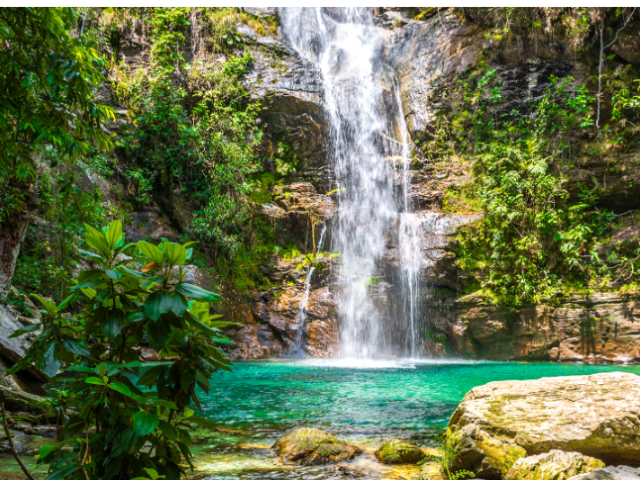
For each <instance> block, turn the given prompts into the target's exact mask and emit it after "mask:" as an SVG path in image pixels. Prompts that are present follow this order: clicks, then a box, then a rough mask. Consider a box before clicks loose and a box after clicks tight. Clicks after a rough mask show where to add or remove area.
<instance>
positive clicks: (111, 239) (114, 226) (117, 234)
mask: <svg viewBox="0 0 640 480" xmlns="http://www.w3.org/2000/svg"><path fill="white" fill-rule="evenodd" d="M105 237H106V239H107V243H108V244H109V247H111V248H115V246H116V245H117V244H118V243H119V242H120V239H121V238H122V223H120V221H119V220H116V221H114V222H111V223H110V224H109V228H107V232H106V233H105Z"/></svg>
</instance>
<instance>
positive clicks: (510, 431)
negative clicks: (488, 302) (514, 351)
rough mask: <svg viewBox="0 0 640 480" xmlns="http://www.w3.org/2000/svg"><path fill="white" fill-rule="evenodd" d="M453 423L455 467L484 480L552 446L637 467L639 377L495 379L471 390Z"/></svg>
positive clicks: (639, 455) (639, 457)
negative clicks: (457, 454)
mask: <svg viewBox="0 0 640 480" xmlns="http://www.w3.org/2000/svg"><path fill="white" fill-rule="evenodd" d="M449 427H450V428H451V430H452V431H453V432H455V434H456V435H457V436H458V437H459V452H460V453H459V456H458V459H457V464H456V466H457V467H458V468H463V469H466V470H472V471H474V472H475V473H477V474H478V475H479V476H481V477H486V478H496V477H500V476H502V475H505V474H506V473H507V471H508V470H509V469H510V468H511V466H512V465H513V464H514V463H515V461H516V460H518V458H521V457H525V456H526V455H536V454H540V453H545V452H548V451H550V450H552V449H560V450H564V451H569V452H571V451H575V452H579V453H582V454H584V455H589V456H592V457H595V458H597V459H600V460H602V461H604V462H606V463H613V462H615V463H630V464H638V463H640V442H638V431H639V429H640V377H638V376H637V375H633V374H631V373H622V372H610V373H599V374H595V375H580V376H574V377H554V378H541V379H539V380H528V381H507V382H491V383H488V384H486V385H483V386H480V387H476V388H474V389H472V390H471V391H470V392H469V393H467V394H466V395H465V397H464V399H463V400H462V402H461V403H460V405H459V406H458V408H457V409H456V411H455V412H454V413H453V415H452V416H451V419H450V420H449Z"/></svg>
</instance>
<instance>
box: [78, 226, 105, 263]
mask: <svg viewBox="0 0 640 480" xmlns="http://www.w3.org/2000/svg"><path fill="white" fill-rule="evenodd" d="M84 228H85V232H84V240H85V242H87V245H89V246H90V247H91V248H93V249H94V250H97V251H99V252H100V253H101V254H102V255H103V256H104V257H105V258H110V257H111V247H109V243H108V242H107V239H106V238H105V236H104V234H103V233H102V232H99V231H98V230H96V229H95V228H93V227H92V226H91V225H88V224H86V223H85V224H84Z"/></svg>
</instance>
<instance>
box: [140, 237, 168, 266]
mask: <svg viewBox="0 0 640 480" xmlns="http://www.w3.org/2000/svg"><path fill="white" fill-rule="evenodd" d="M137 245H138V248H139V249H140V251H141V252H142V254H143V255H144V256H145V257H147V258H148V259H149V260H151V261H152V262H153V263H155V264H156V265H162V263H163V257H162V250H160V249H159V248H158V247H156V246H155V245H153V244H152V243H149V242H145V241H139V242H138V243H137Z"/></svg>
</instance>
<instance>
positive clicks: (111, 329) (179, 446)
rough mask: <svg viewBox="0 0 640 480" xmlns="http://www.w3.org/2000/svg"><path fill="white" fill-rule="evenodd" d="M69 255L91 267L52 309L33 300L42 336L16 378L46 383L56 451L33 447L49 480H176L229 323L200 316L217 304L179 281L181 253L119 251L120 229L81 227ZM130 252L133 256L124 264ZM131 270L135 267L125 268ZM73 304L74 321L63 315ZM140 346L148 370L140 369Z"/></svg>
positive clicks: (171, 249)
mask: <svg viewBox="0 0 640 480" xmlns="http://www.w3.org/2000/svg"><path fill="white" fill-rule="evenodd" d="M85 242H86V243H87V245H88V246H89V248H90V250H80V253H81V254H82V255H83V256H85V257H86V258H87V259H88V260H90V261H91V262H92V264H93V265H92V266H91V267H90V268H87V269H86V270H84V271H82V272H81V273H80V274H79V275H78V284H77V285H76V286H75V287H74V288H73V292H72V294H71V296H69V297H68V298H66V299H65V300H64V301H63V302H61V303H60V304H56V303H55V302H54V301H52V300H48V299H46V298H43V297H42V296H40V295H34V298H36V299H37V300H38V301H39V302H40V304H41V305H42V307H43V309H42V313H43V320H42V325H32V326H29V327H26V328H24V329H22V330H20V331H17V332H15V333H14V334H13V336H18V335H21V334H24V333H27V332H28V331H32V330H34V329H36V328H38V327H40V326H42V329H43V330H42V333H41V334H40V336H39V337H38V339H37V340H36V341H35V342H34V343H33V345H32V346H31V348H30V349H29V351H28V352H27V354H26V355H25V357H24V358H23V359H21V360H20V362H19V363H18V367H17V368H27V367H29V366H30V365H33V364H35V365H37V366H38V367H39V368H40V369H41V370H42V371H43V372H44V373H45V374H46V375H47V376H48V377H49V378H50V379H51V382H52V385H55V387H53V388H51V393H52V396H51V398H50V400H48V405H47V408H48V410H49V411H50V412H51V413H53V414H55V415H56V417H57V418H58V438H57V440H58V443H57V444H56V445H54V446H50V445H47V446H44V447H42V449H41V451H40V455H39V461H40V462H42V463H45V464H48V465H49V468H50V475H49V477H48V478H49V479H55V478H63V477H64V478H69V479H76V478H77V479H85V478H100V479H105V480H108V479H111V478H133V477H140V476H144V478H151V479H154V478H166V479H169V480H170V479H177V478H180V476H181V472H182V471H183V468H182V467H181V466H180V464H181V463H182V462H186V463H188V464H190V462H191V453H190V450H189V444H190V438H191V437H190V433H189V431H190V429H191V420H190V418H191V417H192V416H193V414H194V412H193V410H192V409H191V408H190V406H191V405H195V406H196V407H198V408H199V407H200V403H199V400H198V389H202V390H204V391H205V392H206V391H208V390H209V387H210V380H211V376H212V373H213V372H215V371H216V370H219V369H226V370H229V366H230V363H229V361H228V360H227V359H226V358H225V357H224V355H223V352H222V350H221V349H220V347H219V345H220V344H221V343H227V342H228V339H226V338H225V337H224V336H222V334H221V332H220V329H221V328H223V327H225V326H227V325H229V324H230V323H229V322H220V321H216V320H215V318H216V316H212V315H209V302H211V301H217V300H218V299H219V296H218V295H216V294H215V293H212V292H209V291H206V290H203V289H201V288H200V287H197V286H195V285H191V284H188V283H185V282H184V278H185V275H186V270H185V268H184V265H185V264H186V262H187V261H188V260H189V259H190V257H191V255H192V249H191V248H190V245H189V244H185V245H180V244H177V243H171V242H168V241H165V242H163V243H161V244H160V245H154V244H151V243H147V242H138V243H137V244H125V238H124V235H123V233H122V226H121V224H120V222H113V223H111V224H110V225H109V226H108V227H107V228H105V229H103V230H102V231H99V230H96V229H94V228H93V227H91V226H89V225H87V226H86V231H85ZM136 250H137V251H139V252H140V254H141V255H140V256H139V257H137V258H132V257H130V256H129V255H132V254H134V253H135V251H136ZM139 260H142V263H143V264H144V266H143V267H141V268H140V267H135V265H136V264H138V262H139ZM78 297H80V298H81V299H82V300H81V301H82V302H83V303H84V309H83V310H82V312H81V313H80V314H77V315H70V314H65V313H64V312H65V310H66V309H67V308H68V306H69V304H70V303H71V302H72V301H74V300H75V299H78ZM141 343H148V345H150V346H151V348H153V349H154V350H155V351H157V352H158V355H159V358H160V360H159V361H158V362H155V363H141V362H140V361H139V356H138V352H137V350H136V348H137V346H138V345H139V344H141Z"/></svg>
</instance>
